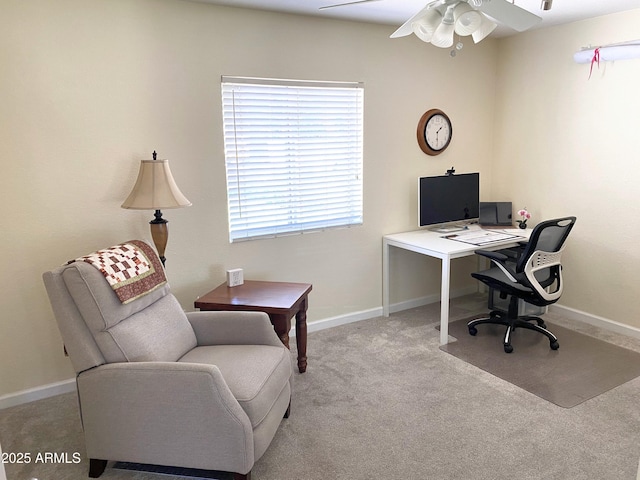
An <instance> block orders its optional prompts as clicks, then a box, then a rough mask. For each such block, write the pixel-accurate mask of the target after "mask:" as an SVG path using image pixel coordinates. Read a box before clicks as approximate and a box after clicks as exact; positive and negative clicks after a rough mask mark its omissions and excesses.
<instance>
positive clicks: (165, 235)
mask: <svg viewBox="0 0 640 480" xmlns="http://www.w3.org/2000/svg"><path fill="white" fill-rule="evenodd" d="M154 215H155V217H156V218H154V219H153V220H151V221H150V222H149V225H151V238H153V243H154V244H155V246H156V250H157V251H158V256H159V257H160V261H161V262H162V266H163V267H164V263H165V261H166V258H165V256H164V251H165V249H166V248H167V241H168V240H169V229H168V227H167V223H169V221H168V220H165V219H164V218H162V212H161V211H160V210H156V213H155V214H154Z"/></svg>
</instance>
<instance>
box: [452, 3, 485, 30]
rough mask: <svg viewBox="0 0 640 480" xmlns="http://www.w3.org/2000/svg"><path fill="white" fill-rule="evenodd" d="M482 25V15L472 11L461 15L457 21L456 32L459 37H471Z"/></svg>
mask: <svg viewBox="0 0 640 480" xmlns="http://www.w3.org/2000/svg"><path fill="white" fill-rule="evenodd" d="M481 24H482V15H481V14H480V12H477V11H475V10H473V9H472V10H471V11H469V12H465V13H463V14H462V15H460V16H459V17H458V18H457V19H456V23H455V31H456V33H457V34H458V35H461V36H465V35H471V34H472V33H473V32H475V31H476V30H477V29H478V28H480V25H481Z"/></svg>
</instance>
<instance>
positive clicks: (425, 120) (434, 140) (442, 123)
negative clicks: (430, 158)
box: [417, 108, 453, 155]
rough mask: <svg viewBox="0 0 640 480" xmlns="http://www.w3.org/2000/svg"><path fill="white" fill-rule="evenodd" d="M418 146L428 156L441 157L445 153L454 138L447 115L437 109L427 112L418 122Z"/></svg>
mask: <svg viewBox="0 0 640 480" xmlns="http://www.w3.org/2000/svg"><path fill="white" fill-rule="evenodd" d="M417 136H418V145H420V149H421V150H422V151H423V152H424V153H426V154H427V155H440V154H441V153H442V152H444V151H445V150H446V149H447V147H448V146H449V143H451V137H452V136H453V127H452V126H451V120H449V117H448V116H447V114H446V113H444V112H443V111H442V110H439V109H437V108H432V109H431V110H429V111H427V112H426V113H425V114H424V115H422V117H421V118H420V121H419V122H418V131H417Z"/></svg>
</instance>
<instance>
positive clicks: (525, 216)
mask: <svg viewBox="0 0 640 480" xmlns="http://www.w3.org/2000/svg"><path fill="white" fill-rule="evenodd" d="M518 215H520V217H522V220H516V222H518V227H520V228H521V229H523V230H524V229H525V228H527V220H529V219H530V218H531V214H530V213H529V212H527V207H524V208H523V209H522V210H518Z"/></svg>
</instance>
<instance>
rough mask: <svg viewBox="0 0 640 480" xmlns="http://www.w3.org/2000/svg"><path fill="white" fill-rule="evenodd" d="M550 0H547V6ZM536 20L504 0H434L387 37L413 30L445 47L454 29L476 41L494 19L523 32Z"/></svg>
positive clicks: (450, 43) (488, 30) (492, 26)
mask: <svg viewBox="0 0 640 480" xmlns="http://www.w3.org/2000/svg"><path fill="white" fill-rule="evenodd" d="M376 1H379V0H355V1H351V2H347V3H341V4H337V5H329V6H326V7H322V8H323V9H325V8H334V7H341V6H345V5H353V4H357V3H367V2H376ZM551 1H552V0H547V3H548V4H549V8H550V5H551ZM543 5H544V2H543ZM543 8H544V7H543ZM547 9H548V8H547ZM494 20H495V21H494ZM540 20H542V19H541V18H540V17H538V16H537V15H534V14H533V13H531V12H529V11H527V10H525V9H523V8H520V7H518V6H517V5H515V3H511V2H509V1H507V0H434V1H431V2H429V3H428V4H427V5H426V6H425V7H424V8H423V9H422V10H420V11H419V12H418V13H416V14H415V15H413V16H412V17H411V18H410V19H409V20H407V21H406V22H405V23H404V24H402V26H401V27H400V28H398V29H397V30H396V31H395V32H393V33H392V34H391V38H398V37H404V36H406V35H410V34H412V33H414V34H415V35H416V36H417V37H418V38H419V39H420V40H422V41H424V42H427V43H431V44H432V45H435V46H436V47H441V48H449V47H451V46H453V39H454V33H455V34H458V35H459V36H467V35H471V37H472V38H473V41H474V42H475V43H478V42H480V41H482V40H483V39H484V38H486V37H487V36H488V35H489V34H490V33H491V32H493V30H494V29H495V28H496V27H497V26H498V25H497V23H500V24H502V25H504V26H506V27H509V28H512V29H514V30H516V31H518V32H523V31H525V30H527V29H529V28H531V27H533V26H534V25H535V24H536V23H538V22H539V21H540ZM496 22H497V23H496Z"/></svg>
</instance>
